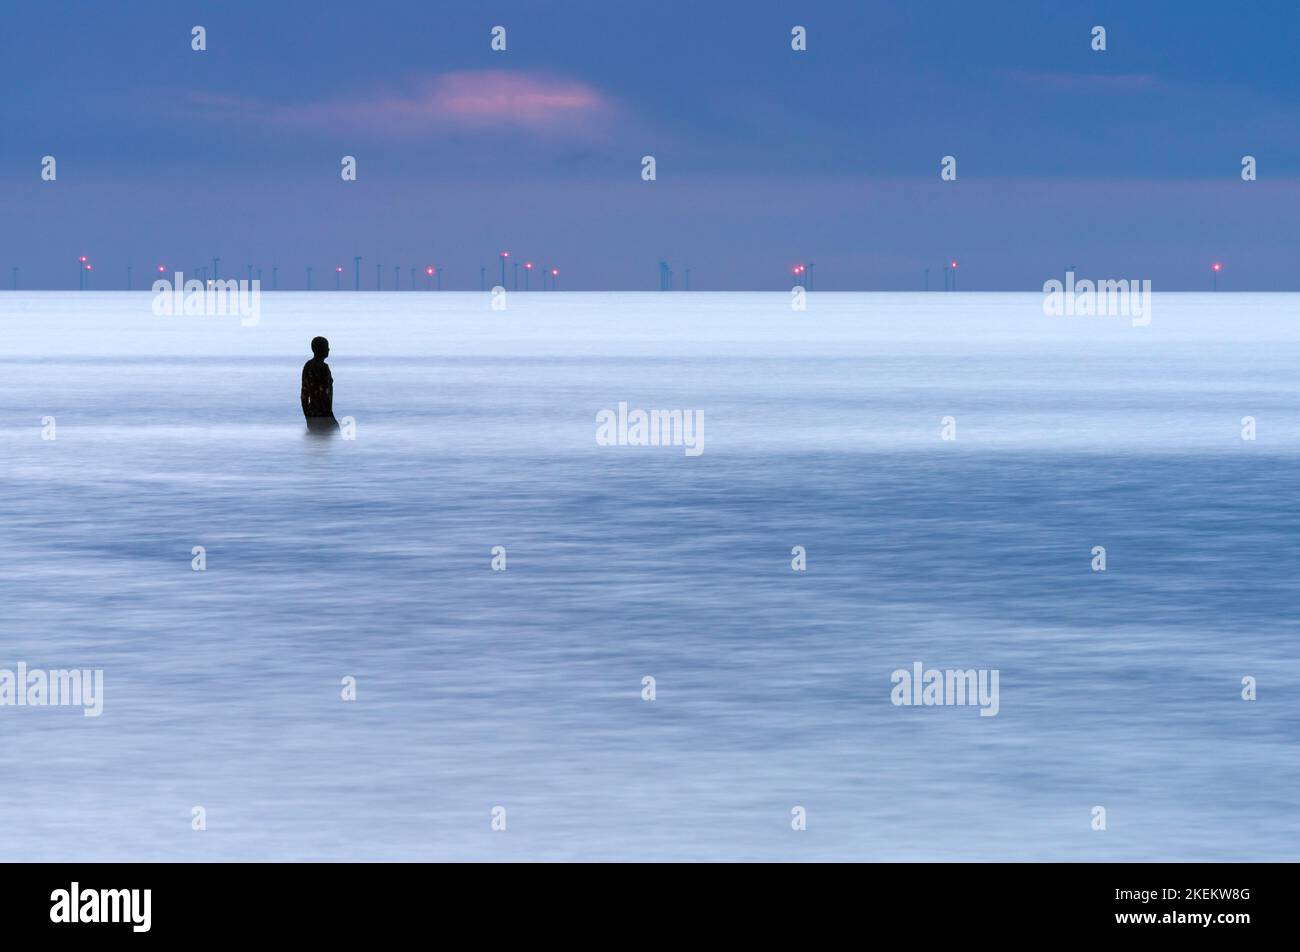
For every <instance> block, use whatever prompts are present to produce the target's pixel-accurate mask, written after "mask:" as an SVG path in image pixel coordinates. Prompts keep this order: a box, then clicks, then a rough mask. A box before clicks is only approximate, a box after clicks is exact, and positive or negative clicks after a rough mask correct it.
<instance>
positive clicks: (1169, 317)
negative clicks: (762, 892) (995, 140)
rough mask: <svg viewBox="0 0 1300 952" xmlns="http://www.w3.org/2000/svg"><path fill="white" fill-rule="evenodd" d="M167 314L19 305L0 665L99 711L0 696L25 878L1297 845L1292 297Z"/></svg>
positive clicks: (392, 306)
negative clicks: (950, 682)
mask: <svg viewBox="0 0 1300 952" xmlns="http://www.w3.org/2000/svg"><path fill="white" fill-rule="evenodd" d="M148 305H149V302H148V296H147V295H140V294H136V295H130V294H75V293H68V294H54V293H49V294H5V295H0V330H3V341H4V343H3V348H4V349H3V350H2V351H0V453H2V454H3V456H2V457H0V604H2V605H3V606H4V609H5V618H4V622H3V626H0V667H7V668H13V667H14V666H15V665H16V664H17V662H18V661H26V662H27V663H28V665H30V666H32V667H46V668H62V667H87V668H103V669H104V671H105V693H106V698H105V708H104V714H103V716H101V717H99V718H97V719H96V718H85V717H83V716H82V715H81V713H80V711H78V710H76V709H71V708H15V707H0V736H2V737H3V739H4V740H3V744H0V778H3V779H2V781H0V823H2V824H3V827H4V829H5V835H4V837H3V839H0V856H3V858H4V859H7V860H12V859H42V860H61V859H97V860H98V859H104V860H107V859H185V860H200V859H406V860H422V859H562V858H582V859H609V858H614V859H745V860H748V859H790V860H802V859H822V858H839V859H962V860H985V859H993V860H1003V859H1076V858H1077V859H1097V860H1100V859H1133V860H1139V859H1150V860H1156V859H1175V860H1194V859H1224V860H1226V859H1238V860H1249V859H1257V858H1271V859H1296V858H1298V857H1300V793H1298V792H1297V791H1298V790H1300V758H1298V757H1297V754H1296V742H1297V735H1298V734H1300V715H1298V714H1297V707H1296V701H1297V690H1298V689H1300V665H1298V664H1297V661H1296V654H1297V653H1296V645H1297V636H1298V635H1300V620H1297V613H1296V612H1295V593H1296V575H1297V568H1298V567H1300V541H1298V539H1300V506H1297V505H1296V498H1295V497H1296V490H1297V465H1298V464H1300V451H1298V449H1300V380H1298V378H1297V373H1296V370H1297V366H1298V364H1297V358H1298V357H1300V331H1298V330H1297V321H1296V320H1295V318H1296V317H1297V313H1298V312H1300V305H1298V301H1297V296H1294V295H1226V294H1225V295H1170V296H1168V297H1167V298H1165V299H1160V298H1159V297H1158V298H1157V310H1156V312H1155V316H1154V320H1153V322H1152V325H1151V327H1148V328H1133V327H1131V326H1130V325H1129V324H1128V323H1127V322H1126V321H1124V320H1123V319H1104V318H1091V319H1087V318H1078V319H1074V320H1072V321H1071V320H1069V319H1060V318H1055V319H1052V318H1046V317H1044V316H1043V315H1042V313H1041V308H1040V302H1039V298H1038V297H1037V296H1034V295H941V294H931V295H829V294H828V295H820V294H819V295H813V296H812V303H811V305H810V310H809V311H807V312H802V313H796V312H791V310H790V308H789V304H788V298H786V297H784V296H781V295H705V294H695V295H686V294H675V295H649V294H645V295H567V294H551V293H547V294H536V293H534V294H533V295H531V296H527V297H525V296H517V297H515V298H513V299H512V301H511V304H510V309H509V311H507V312H504V313H502V312H492V311H490V310H489V309H488V308H487V307H486V303H485V297H484V296H480V295H468V294H465V295H461V294H369V295H367V294H362V295H354V294H337V295H335V294H321V293H317V294H313V295H306V294H278V295H273V294H268V295H266V296H265V298H264V300H263V315H262V321H261V323H260V324H259V325H258V326H256V327H251V328H241V327H240V326H239V324H238V322H237V320H234V319H228V318H189V319H186V318H177V319H159V318H155V317H153V316H152V315H151V314H150V313H149V309H148ZM318 333H323V334H326V335H328V336H329V337H330V339H331V344H332V348H333V353H332V356H331V358H330V363H331V365H332V367H333V371H334V376H335V380H336V396H335V408H336V412H337V413H338V414H339V415H340V416H343V415H351V416H354V417H355V419H356V421H357V438H356V440H355V441H344V440H334V441H329V442H320V441H317V440H312V439H308V438H305V437H304V436H303V435H302V429H303V428H302V421H301V419H300V415H299V410H298V406H297V399H298V398H297V387H298V374H299V370H300V368H301V365H302V362H303V361H304V360H306V359H307V357H308V356H309V354H308V348H307V342H308V340H309V339H310V338H311V337H312V336H313V335H315V334H318ZM620 400H625V401H627V402H628V403H629V404H630V405H631V406H633V407H644V408H647V409H649V408H693V409H700V410H703V411H704V415H705V421H706V426H705V452H704V454H703V455H702V456H700V457H698V458H688V457H686V456H685V455H684V453H683V451H682V450H681V449H680V448H676V449H673V448H631V447H600V446H597V445H596V443H595V439H594V433H595V414H596V412H597V411H598V410H600V409H603V408H613V407H615V406H616V405H617V403H618V402H619V401H620ZM946 415H952V416H954V417H955V418H956V419H957V426H958V439H957V441H956V442H952V443H949V442H944V441H941V440H940V439H939V425H940V422H939V421H940V419H941V417H943V416H946ZM1246 415H1251V416H1254V417H1256V418H1257V420H1258V427H1259V437H1258V440H1256V441H1254V442H1247V441H1243V440H1242V439H1241V438H1240V430H1241V418H1242V417H1243V416H1246ZM45 416H54V417H55V418H56V421H57V439H56V440H54V441H43V440H42V439H41V419H42V417H45ZM195 545H203V546H205V547H206V548H207V553H208V554H207V559H208V567H207V571H206V572H202V573H198V572H193V571H191V569H190V558H191V555H190V550H191V547H192V546H195ZM495 545H503V546H505V547H506V549H507V551H508V570H507V571H506V572H504V573H497V572H492V571H491V570H490V568H489V559H490V555H489V552H490V550H491V548H492V547H493V546H495ZM794 545H802V546H805V547H806V548H807V551H808V571H807V572H806V573H795V572H792V571H791V569H790V550H791V547H792V546H794ZM1094 545H1104V546H1105V547H1106V548H1107V552H1108V563H1109V564H1108V571H1106V572H1105V573H1104V574H1103V573H1094V572H1092V571H1091V570H1090V567H1089V563H1090V559H1091V555H1090V550H1091V548H1092V546H1094ZM914 661H923V662H924V663H925V664H926V665H927V666H928V667H961V668H997V669H999V671H1000V672H1001V698H1000V712H999V714H998V715H997V716H996V717H980V716H978V713H977V711H976V709H975V708H971V707H933V708H914V707H895V706H893V705H892V704H891V703H890V700H889V694H890V688H891V684H890V674H891V672H892V671H893V670H894V669H896V668H900V667H904V668H905V667H910V666H911V664H912V662H914ZM345 675H352V676H355V677H356V678H357V680H358V694H359V697H358V700H357V701H356V702H355V703H345V702H343V701H341V700H340V697H339V692H340V679H341V678H342V677H343V676H345ZM645 675H653V676H654V677H655V678H656V679H657V688H658V697H657V700H655V701H654V702H653V703H648V702H644V701H642V700H641V697H640V692H641V678H642V677H643V676H645ZM1245 675H1251V676H1254V677H1256V678H1257V679H1258V682H1259V700H1257V701H1255V702H1253V703H1248V702H1245V701H1243V700H1241V699H1240V690H1241V686H1240V681H1241V678H1242V677H1243V676H1245ZM498 804H500V805H503V806H505V807H506V808H507V811H508V818H509V828H508V830H507V831H506V832H505V833H493V832H491V830H490V829H489V811H490V810H491V808H492V807H493V806H496V805H498ZM796 804H798V805H802V806H805V807H806V808H807V810H808V817H809V819H808V829H807V831H806V832H801V833H796V832H794V831H792V830H791V829H790V810H791V807H792V806H794V805H796ZM194 805H203V806H204V807H206V809H207V811H208V829H207V831H205V832H202V833H197V832H193V831H192V830H191V829H190V809H191V807H192V806H194ZM1094 805H1104V806H1105V807H1106V809H1107V813H1108V829H1107V830H1106V831H1105V832H1104V833H1103V832H1093V831H1092V830H1091V829H1090V827H1089V821H1090V819H1091V814H1090V811H1091V808H1092V807H1093V806H1094Z"/></svg>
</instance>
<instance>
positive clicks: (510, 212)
mask: <svg viewBox="0 0 1300 952" xmlns="http://www.w3.org/2000/svg"><path fill="white" fill-rule="evenodd" d="M7 14H8V15H7V16H6V24H5V29H4V30H3V31H0V81H2V82H3V87H4V90H5V93H4V97H3V102H2V105H0V223H2V225H0V269H2V270H0V287H3V288H8V287H9V286H10V268H12V267H15V266H16V267H18V268H19V286H20V287H22V288H67V287H75V286H76V279H77V275H76V273H75V269H76V264H75V262H76V259H77V256H78V255H81V254H85V255H88V256H89V257H90V258H91V260H92V261H93V262H94V263H95V268H96V270H95V276H94V279H93V286H94V287H95V288H96V289H110V288H121V287H124V286H125V281H126V267H127V265H132V266H133V267H134V273H135V281H136V286H137V287H141V286H145V285H146V284H147V281H148V280H149V277H150V275H149V272H150V271H151V270H152V269H153V268H154V267H155V266H156V265H157V264H159V263H162V264H165V265H167V267H168V270H169V272H170V271H172V270H177V269H180V270H184V271H187V272H188V271H190V270H191V269H192V268H193V267H194V266H195V265H198V264H201V263H210V261H211V259H212V257H213V256H220V258H221V259H222V271H223V274H224V275H228V276H236V277H242V276H243V275H244V270H245V268H244V266H245V265H246V264H253V265H254V266H255V267H261V268H263V269H264V277H265V280H266V282H267V283H268V284H269V282H270V273H271V267H272V266H273V265H276V266H278V267H279V269H280V285H281V287H282V288H298V287H302V286H303V284H304V269H305V267H306V266H308V265H311V266H313V267H314V269H315V283H316V286H317V287H320V288H325V287H329V288H332V287H333V276H332V271H333V268H334V266H335V265H336V264H343V265H344V266H345V268H346V269H347V271H346V273H347V274H348V275H349V277H350V274H351V259H352V256H353V255H362V256H364V258H365V261H364V263H363V266H362V279H363V285H362V286H363V288H366V289H371V288H373V287H374V282H375V271H374V266H375V264H376V263H377V262H378V263H382V264H383V265H384V268H385V276H384V282H385V288H388V287H391V283H390V282H391V280H392V268H393V266H394V265H401V266H402V269H403V272H402V287H403V288H405V287H406V286H407V281H408V280H409V269H410V268H411V267H420V268H421V269H423V268H424V267H425V266H427V265H431V264H432V265H437V266H439V267H441V268H443V269H444V274H445V285H444V286H445V287H447V288H451V289H477V288H478V286H479V268H480V266H487V267H488V269H489V271H488V273H489V276H490V275H492V274H493V273H494V272H495V271H496V253H497V252H498V251H500V250H502V249H508V250H510V251H511V252H512V254H513V255H516V256H519V257H520V258H521V259H531V260H533V261H535V262H537V263H539V264H541V263H547V264H554V265H555V266H556V267H558V268H560V269H561V272H562V275H561V281H560V286H561V288H562V289H565V290H598V289H653V288H655V287H657V286H658V275H657V263H658V261H659V260H660V259H664V260H667V261H668V262H670V263H671V264H672V266H673V267H674V269H675V270H676V272H677V274H678V275H679V276H680V275H681V274H682V273H683V271H684V270H685V269H686V268H690V269H692V286H693V288H695V289H698V290H776V289H780V288H788V287H789V286H790V284H791V279H790V267H791V265H793V264H795V263H797V262H800V261H809V260H811V261H814V262H816V265H817V271H816V279H817V287H818V288H819V289H828V290H829V289H845V290H912V289H916V290H919V289H920V288H921V284H922V274H923V269H925V268H927V267H928V268H930V269H931V274H930V286H931V288H938V287H940V286H941V285H942V277H941V275H940V268H941V267H942V265H943V263H944V262H945V261H947V260H949V259H950V258H956V259H958V260H959V261H960V262H961V268H960V287H961V289H963V290H966V289H969V290H1031V289H1038V288H1041V286H1042V283H1043V281H1044V280H1046V279H1047V278H1050V277H1054V276H1058V275H1059V274H1060V273H1061V272H1062V271H1063V270H1064V268H1065V266H1067V265H1075V266H1076V267H1077V270H1078V272H1079V273H1080V275H1081V276H1089V277H1107V278H1125V277H1128V278H1149V279H1151V280H1152V282H1153V284H1154V286H1155V289H1156V290H1157V291H1159V290H1172V289H1192V290H1204V289H1208V288H1209V283H1210V277H1209V275H1210V272H1209V267H1210V264H1211V263H1212V262H1214V261H1222V262H1223V263H1224V272H1223V276H1222V278H1221V286H1222V287H1224V288H1226V289H1231V290H1296V289H1300V266H1297V262H1300V238H1298V237H1297V235H1298V234H1300V229H1298V228H1297V221H1300V126H1298V124H1297V118H1298V117H1300V82H1297V80H1298V79H1300V69H1298V68H1297V66H1296V59H1297V58H1296V44H1297V40H1298V39H1300V6H1298V5H1297V4H1296V3H1295V2H1294V0H1285V2H1284V0H1263V2H1254V3H1250V4H1225V3H1210V2H1159V3H1141V4H1135V3H1132V2H1131V0H1130V2H1080V3H1068V4H1064V3H1048V2H1002V3H997V4H973V3H969V2H925V0H916V2H905V3H900V2H894V3H884V2H863V0H845V2H830V0H824V2H784V3H769V2H751V3H745V4H738V3H735V4H730V3H700V2H693V3H673V2H670V3H631V2H626V3H625V2H602V3H597V2H564V0H552V2H540V0H539V2H494V3H484V2H472V3H471V2H460V3H438V2H428V0H420V2H416V0H409V2H398V0H377V2H368V3H364V4H360V3H358V4H352V3H321V2H275V3H268V2H265V0H263V2H241V0H223V2H219V3H218V2H212V3H195V2H176V0H168V2H161V0H160V2H123V3H111V4H107V3H103V2H85V3H79V2H73V3H58V4H48V3H31V2H27V3H18V2H15V3H13V4H10V5H9V6H8V8H7ZM498 24H499V25H502V26H504V27H506V29H507V38H508V49H507V51H506V52H493V51H492V50H491V49H490V41H491V36H490V31H491V28H492V27H493V26H495V25H498ZM194 25H203V26H204V27H205V28H206V29H207V47H208V48H207V50H206V51H205V52H195V51H193V50H191V48H190V30H191V27H193V26H194ZM795 25H802V26H805V27H807V31H808V50H807V51H806V52H795V51H792V50H791V47H790V31H791V28H792V27H793V26H795ZM1094 25H1102V26H1104V27H1105V28H1106V30H1107V50H1106V51H1105V52H1094V51H1093V50H1092V49H1091V46H1090V43H1091V30H1092V27H1093V26H1094ZM45 155H52V156H54V157H55V158H56V159H57V163H58V165H57V174H58V178H57V181H55V182H45V181H42V180H41V158H42V156H45ZM344 155H353V156H355V157H356V159H357V169H358V179H357V181H355V182H344V181H342V180H341V178H340V175H339V171H340V159H341V157H342V156H344ZM643 155H653V156H655V158H656V161H657V174H658V178H657V181H654V182H644V181H642V180H641V157H642V156H643ZM945 155H953V156H955V157H956V158H957V163H958V167H957V170H958V179H957V181H955V182H943V181H941V180H940V175H939V172H940V160H941V158H942V157H943V156H945ZM1244 155H1253V156H1255V157H1256V159H1257V162H1258V181H1254V182H1243V181H1242V178H1241V159H1242V156H1244ZM679 283H680V277H679Z"/></svg>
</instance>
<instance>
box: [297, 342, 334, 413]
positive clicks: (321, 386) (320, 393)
mask: <svg viewBox="0 0 1300 952" xmlns="http://www.w3.org/2000/svg"><path fill="white" fill-rule="evenodd" d="M311 352H312V354H313V355H314V356H313V357H312V359H311V360H309V361H307V363H305V364H303V365H302V415H303V416H305V417H306V418H307V429H308V430H309V431H311V432H312V433H334V432H335V431H337V430H338V428H339V421H338V420H336V419H334V375H333V374H331V373H330V368H329V364H327V363H325V358H326V357H328V356H329V355H330V342H329V341H327V340H326V339H325V338H324V337H313V338H312V341H311Z"/></svg>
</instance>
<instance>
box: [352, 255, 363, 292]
mask: <svg viewBox="0 0 1300 952" xmlns="http://www.w3.org/2000/svg"><path fill="white" fill-rule="evenodd" d="M352 284H353V290H355V291H360V290H361V255H353V256H352Z"/></svg>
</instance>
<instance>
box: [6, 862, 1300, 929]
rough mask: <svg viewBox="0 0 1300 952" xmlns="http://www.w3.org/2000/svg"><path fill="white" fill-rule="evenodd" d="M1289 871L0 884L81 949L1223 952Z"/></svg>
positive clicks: (346, 872) (37, 879) (107, 870)
mask: <svg viewBox="0 0 1300 952" xmlns="http://www.w3.org/2000/svg"><path fill="white" fill-rule="evenodd" d="M1294 872H1295V867H1294V866H1290V865H1285V864H1039V865H1034V864H983V865H976V864H863V865H850V864H835V865H782V866H762V865H722V864H718V865H709V864H698V865H669V864H664V865H637V864H631V863H629V864H610V865H604V866H600V867H597V866H593V865H583V864H573V865H560V866H553V867H548V868H545V869H543V868H541V867H539V866H537V865H496V864H461V865H455V866H449V865H441V864H418V863H412V864H279V863H275V864H269V863H268V864H244V863H232V864H208V865H203V864H71V863H70V864H30V865H15V864H10V865H7V866H5V867H4V868H3V872H2V873H0V876H3V878H4V887H3V892H0V921H2V922H3V923H4V928H5V935H6V937H7V938H13V937H17V936H24V935H27V936H39V937H42V938H50V939H58V938H60V937H63V938H69V939H75V940H84V941H90V942H97V941H99V940H100V939H114V940H116V939H128V938H129V939H132V940H141V941H147V940H148V938H150V937H155V936H157V937H162V938H164V939H179V938H191V937H192V938H200V939H204V940H220V939H223V938H245V937H250V936H253V937H274V936H277V935H284V936H286V937H292V938H293V939H294V940H295V942H301V941H302V940H304V939H310V938H313V937H319V938H320V939H322V940H325V941H329V942H332V943H333V942H337V941H339V940H345V939H347V938H349V937H354V938H356V939H366V940H370V941H373V940H375V939H376V938H382V937H385V936H389V935H391V936H393V937H394V938H398V937H401V936H402V935H409V934H410V933H411V931H412V930H415V929H420V928H421V927H428V926H430V925H434V926H437V927H438V928H439V929H440V930H441V929H444V928H446V927H450V926H458V927H470V928H472V929H475V930H476V932H477V934H480V935H482V936H483V937H495V936H499V934H500V933H501V932H503V931H505V932H510V931H513V930H523V933H524V934H531V935H532V937H534V938H537V937H541V936H545V935H551V934H559V933H564V934H567V935H571V934H574V933H581V932H587V931H590V930H592V929H593V928H594V927H596V926H600V927H601V929H602V932H601V933H599V934H603V935H605V936H606V939H607V940H609V941H619V940H617V936H619V935H622V936H625V937H627V936H635V935H642V936H643V937H644V936H646V935H647V933H646V932H644V931H643V930H649V933H650V934H653V933H656V932H658V934H659V940H658V941H668V934H665V933H663V932H662V931H661V930H662V929H664V928H665V927H667V926H668V925H670V924H671V925H679V924H680V925H683V926H685V925H686V924H687V923H688V922H695V921H698V922H700V923H701V924H703V925H707V926H710V927H712V928H724V929H727V930H735V931H736V932H737V933H749V932H757V933H760V934H762V933H763V932H765V931H766V930H768V929H769V928H775V929H780V928H790V929H795V930H798V929H802V928H812V927H816V928H818V929H819V930H820V929H824V928H828V927H832V926H834V927H837V928H838V927H847V928H851V929H853V930H855V932H856V933H857V934H859V935H862V936H869V935H875V934H880V935H882V936H883V934H884V933H881V932H880V931H879V930H882V929H884V930H889V931H891V932H892V931H894V930H896V929H899V928H903V929H904V931H905V932H906V933H909V934H912V935H913V936H914V937H915V938H916V939H917V940H922V939H925V940H927V941H928V940H938V939H946V938H964V939H968V940H975V939H976V938H977V937H979V936H983V937H984V938H985V939H992V938H994V937H996V938H1004V937H1016V936H1024V937H1036V936H1037V937H1041V936H1042V935H1044V934H1045V933H1046V934H1049V935H1053V934H1063V935H1067V936H1091V937H1095V936H1107V937H1110V936H1114V937H1122V936H1124V935H1126V934H1128V935H1131V936H1134V937H1139V936H1140V937H1142V938H1143V939H1153V938H1158V937H1168V938H1171V939H1174V940H1176V941H1178V942H1183V941H1185V940H1186V939H1189V938H1203V939H1205V940H1208V941H1214V942H1218V943H1222V942H1232V941H1234V940H1237V939H1241V938H1252V937H1253V938H1259V937H1262V936H1264V935H1268V934H1271V933H1274V932H1277V933H1278V934H1279V935H1280V934H1282V930H1283V929H1284V928H1285V926H1286V924H1287V920H1288V919H1289V918H1290V912H1289V911H1284V910H1283V906H1284V902H1285V899H1286V897H1287V895H1288V894H1289V892H1290V888H1291V887H1290V886H1289V881H1290V880H1291V879H1293V878H1294ZM74 884H75V885H74ZM146 891H147V892H146ZM74 920H76V921H74ZM87 920H92V921H87ZM565 923H567V925H565ZM801 923H802V925H801ZM609 929H614V930H618V931H614V932H610V931H607V930H609ZM530 930H531V933H530ZM1287 931H1289V930H1287ZM678 934H680V933H678Z"/></svg>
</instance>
